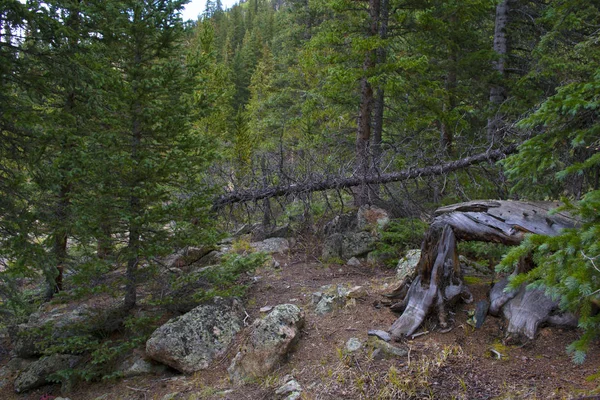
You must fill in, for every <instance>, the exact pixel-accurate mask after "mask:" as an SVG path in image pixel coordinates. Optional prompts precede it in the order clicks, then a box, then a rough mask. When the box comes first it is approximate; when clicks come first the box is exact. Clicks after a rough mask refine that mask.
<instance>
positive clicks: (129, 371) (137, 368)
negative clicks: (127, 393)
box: [119, 354, 166, 378]
mask: <svg viewBox="0 0 600 400" xmlns="http://www.w3.org/2000/svg"><path fill="white" fill-rule="evenodd" d="M119 371H121V374H122V375H123V377H124V378H131V377H134V376H141V375H152V374H154V375H158V374H161V373H163V372H165V371H166V367H165V366H164V365H162V364H154V363H152V362H150V361H148V360H146V359H144V358H143V357H142V356H140V355H138V354H134V355H132V356H131V357H128V358H127V359H126V360H125V361H123V362H122V363H121V366H120V367H119Z"/></svg>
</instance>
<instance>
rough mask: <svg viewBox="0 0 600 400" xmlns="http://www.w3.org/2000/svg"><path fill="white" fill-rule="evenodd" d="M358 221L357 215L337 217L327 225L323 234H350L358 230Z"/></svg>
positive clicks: (349, 214) (347, 214) (350, 214)
mask: <svg viewBox="0 0 600 400" xmlns="http://www.w3.org/2000/svg"><path fill="white" fill-rule="evenodd" d="M357 225H358V221H357V219H356V213H346V214H342V215H337V216H336V217H335V218H334V219H332V220H331V221H329V222H328V223H326V224H325V227H324V229H323V232H324V233H325V236H331V235H333V234H335V233H344V232H350V231H353V230H355V229H356V227H357Z"/></svg>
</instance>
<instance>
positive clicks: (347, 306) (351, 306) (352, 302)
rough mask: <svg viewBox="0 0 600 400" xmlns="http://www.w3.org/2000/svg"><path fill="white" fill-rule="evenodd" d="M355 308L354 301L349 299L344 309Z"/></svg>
mask: <svg viewBox="0 0 600 400" xmlns="http://www.w3.org/2000/svg"><path fill="white" fill-rule="evenodd" d="M354 307H356V299H350V300H348V301H347V302H346V308H354Z"/></svg>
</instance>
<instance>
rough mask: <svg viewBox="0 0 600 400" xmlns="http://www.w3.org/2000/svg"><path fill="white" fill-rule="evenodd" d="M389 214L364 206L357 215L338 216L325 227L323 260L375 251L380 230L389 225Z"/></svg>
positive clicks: (345, 257) (357, 255) (347, 257)
mask: <svg viewBox="0 0 600 400" xmlns="http://www.w3.org/2000/svg"><path fill="white" fill-rule="evenodd" d="M389 220H390V218H389V215H388V213H387V212H386V211H385V210H383V209H380V208H377V207H371V206H363V207H361V208H360V209H359V210H358V212H357V213H353V214H343V215H338V216H336V217H335V218H334V219H333V220H332V221H331V222H329V223H328V224H326V225H325V235H326V238H325V242H324V244H323V253H322V256H323V258H325V259H327V258H342V259H344V260H347V259H350V258H352V257H360V256H364V255H366V254H367V253H369V252H370V251H372V250H374V249H375V243H376V241H377V240H378V230H380V229H383V228H384V227H385V226H386V225H387V224H388V223H389Z"/></svg>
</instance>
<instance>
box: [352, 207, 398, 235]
mask: <svg viewBox="0 0 600 400" xmlns="http://www.w3.org/2000/svg"><path fill="white" fill-rule="evenodd" d="M356 220H357V229H358V230H359V231H374V230H376V229H384V228H385V227H386V226H387V225H388V224H389V223H390V215H389V214H388V212H387V211H385V210H384V209H382V208H379V207H375V206H362V207H360V208H359V210H358V212H357V214H356Z"/></svg>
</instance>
